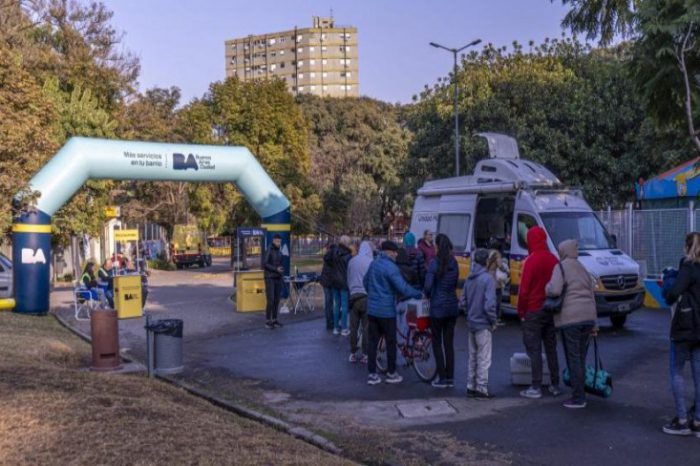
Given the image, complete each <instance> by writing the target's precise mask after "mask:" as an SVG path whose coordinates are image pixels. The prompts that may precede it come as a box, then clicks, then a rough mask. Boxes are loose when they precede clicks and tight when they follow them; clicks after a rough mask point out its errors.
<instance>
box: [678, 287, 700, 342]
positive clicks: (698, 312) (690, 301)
mask: <svg viewBox="0 0 700 466" xmlns="http://www.w3.org/2000/svg"><path fill="white" fill-rule="evenodd" d="M671 309H672V312H673V317H672V318H671V340H672V341H675V342H700V303H698V302H697V300H696V299H695V296H694V295H693V293H691V292H690V290H687V291H685V292H684V293H683V294H682V295H681V297H680V298H679V299H678V301H677V302H676V303H675V304H674V305H673V306H672V308H671Z"/></svg>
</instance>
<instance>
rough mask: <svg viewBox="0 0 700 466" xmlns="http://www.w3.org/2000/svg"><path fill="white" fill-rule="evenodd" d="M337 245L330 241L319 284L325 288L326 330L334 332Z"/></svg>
mask: <svg viewBox="0 0 700 466" xmlns="http://www.w3.org/2000/svg"><path fill="white" fill-rule="evenodd" d="M335 248H336V246H335V244H333V243H331V242H330V241H329V242H328V244H326V253H325V254H324V255H323V267H322V268H321V277H320V278H319V283H320V284H321V286H322V287H323V311H324V313H325V315H326V330H333V329H334V328H335V327H333V254H335Z"/></svg>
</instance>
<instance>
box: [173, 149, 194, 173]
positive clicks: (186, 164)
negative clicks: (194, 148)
mask: <svg viewBox="0 0 700 466" xmlns="http://www.w3.org/2000/svg"><path fill="white" fill-rule="evenodd" d="M188 168H194V169H195V170H199V166H198V165H197V160H195V158H194V155H192V154H189V155H188V156H187V160H185V154H177V153H175V154H173V170H187V169H188Z"/></svg>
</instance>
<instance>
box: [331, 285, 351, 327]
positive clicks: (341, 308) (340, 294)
mask: <svg viewBox="0 0 700 466" xmlns="http://www.w3.org/2000/svg"><path fill="white" fill-rule="evenodd" d="M333 328H337V329H340V328H342V329H343V330H346V329H347V328H348V290H341V289H338V288H333Z"/></svg>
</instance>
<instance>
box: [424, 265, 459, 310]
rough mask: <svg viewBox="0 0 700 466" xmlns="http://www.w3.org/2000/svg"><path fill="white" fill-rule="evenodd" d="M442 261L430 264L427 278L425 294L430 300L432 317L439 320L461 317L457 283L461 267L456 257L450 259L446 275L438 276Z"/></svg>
mask: <svg viewBox="0 0 700 466" xmlns="http://www.w3.org/2000/svg"><path fill="white" fill-rule="evenodd" d="M439 269H440V261H438V260H437V259H436V260H434V261H433V262H431V263H430V266H429V267H428V273H427V275H426V277H425V287H424V293H425V295H426V296H427V297H428V299H430V315H431V316H432V317H437V318H439V319H442V318H445V317H456V316H458V315H459V307H458V302H457V282H458V280H459V265H458V264H457V261H456V260H455V258H454V257H450V260H449V262H448V263H447V268H446V269H445V273H444V275H443V276H442V277H441V276H439V275H438V272H439Z"/></svg>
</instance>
